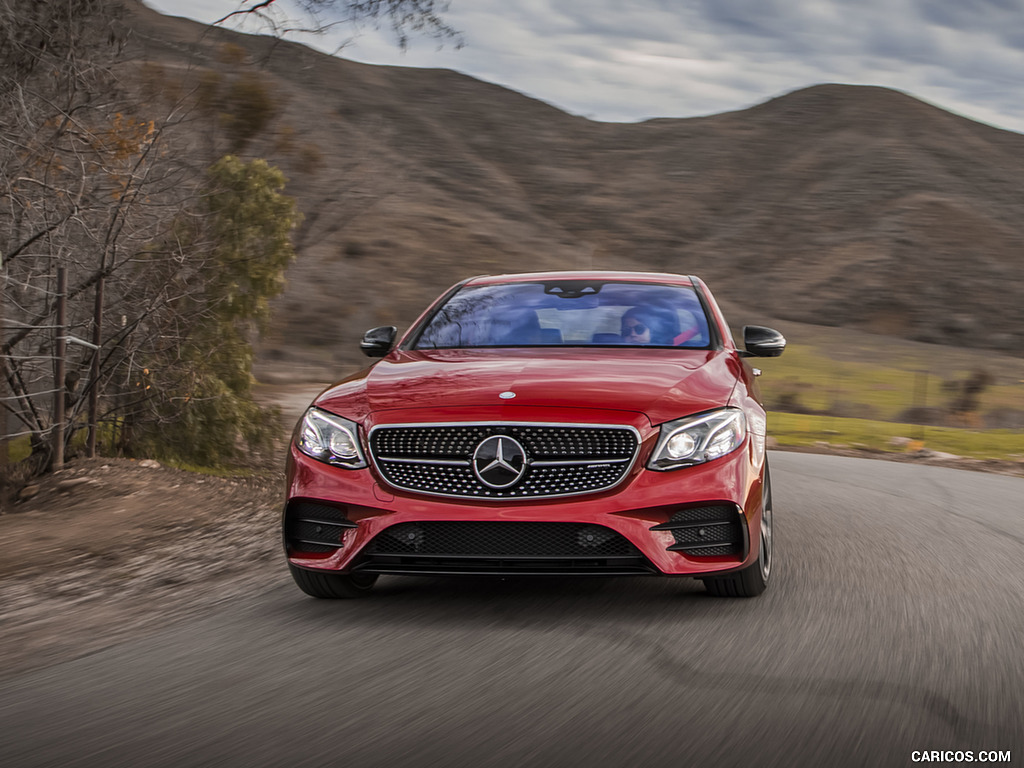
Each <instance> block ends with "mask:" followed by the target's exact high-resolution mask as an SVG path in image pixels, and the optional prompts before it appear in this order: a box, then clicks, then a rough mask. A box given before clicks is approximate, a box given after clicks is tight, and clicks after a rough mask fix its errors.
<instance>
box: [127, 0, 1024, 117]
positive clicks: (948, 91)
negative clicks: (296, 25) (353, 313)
mask: <svg viewBox="0 0 1024 768" xmlns="http://www.w3.org/2000/svg"><path fill="white" fill-rule="evenodd" d="M146 2H148V3H149V4H150V5H152V6H154V7H156V8H157V9H158V10H160V11H162V12H164V13H172V14H175V15H185V16H189V17H192V18H196V19H198V20H200V21H207V22H208V21H211V20H212V19H214V18H218V17H220V16H223V15H225V14H226V13H229V12H230V11H232V10H234V9H236V8H237V7H238V0H146ZM1022 11H1024V8H1022V2H1021V0H631V2H629V3H622V2H621V1H620V0H517V2H508V0H451V8H450V11H449V14H448V15H447V17H446V18H447V20H448V21H449V22H450V23H451V24H452V25H453V26H455V27H457V28H459V29H461V30H462V31H463V32H464V33H465V39H466V43H467V45H466V47H465V48H464V49H462V50H456V49H454V48H453V47H452V46H446V47H444V48H442V49H440V50H438V49H437V45H436V43H435V41H432V40H426V39H415V38H414V39H413V40H412V41H411V45H410V48H409V50H408V51H406V52H405V53H402V52H401V51H399V50H398V49H397V46H396V45H395V42H394V40H393V38H392V36H391V35H390V34H389V32H388V30H387V28H386V25H384V28H383V29H375V28H373V27H372V26H364V27H363V28H362V29H361V30H360V31H359V32H358V34H357V35H356V36H355V37H354V38H353V32H352V30H351V29H350V28H346V29H345V30H344V31H342V30H335V31H334V32H332V33H331V34H329V35H326V36H323V37H320V38H309V37H307V38H303V39H302V42H307V43H309V44H313V45H315V46H316V47H319V48H321V49H323V50H327V51H333V50H335V49H336V48H337V47H338V46H339V45H341V44H342V43H345V42H349V43H351V44H350V45H348V46H346V47H345V48H344V51H343V55H345V56H346V57H349V58H353V59H355V60H357V61H364V62H368V63H374V64H393V65H405V66H416V67H443V68H449V69H455V70H458V71H460V72H465V73H467V74H470V75H473V76H474V77H478V78H480V79H482V80H487V81H490V82H495V83H499V84H501V85H505V86H507V87H510V88H513V89H515V90H517V91H521V92H523V93H526V94H528V95H530V96H534V97H536V98H539V99H542V100H544V101H546V102H549V103H551V104H554V105H555V106H558V107H560V108H562V109H564V110H566V111H568V112H571V113H574V114H582V115H586V116H588V117H592V118H594V119H598V120H611V121H631V120H642V119H646V118H649V117H687V116H693V115H703V114H710V113H714V112H719V111H729V110H734V109H741V108H744V107H747V106H750V105H752V104H755V103H757V102H760V101H764V100H766V99H768V98H771V97H773V96H777V95H779V94H780V93H782V92H785V91H789V90H794V89H796V88H801V87H804V86H809V85H814V84H817V83H822V82H844V83H862V84H871V85H880V86H886V87H891V88H896V89H898V90H901V91H906V92H907V93H910V94H912V95H915V96H918V97H920V98H923V99H925V100H927V101H930V102H932V103H934V104H937V105H939V106H941V107H944V108H947V109H950V110H952V111H955V112H958V113H960V114H963V115H966V116H968V117H972V118H974V119H977V120H983V121H986V122H989V123H992V124H994V125H998V126H1000V127H1004V128H1010V129H1013V130H1018V131H1024V107H1022V106H1021V105H1020V101H1021V100H1020V98H1019V94H1020V88H1019V73H1020V72H1021V71H1024V12H1022Z"/></svg>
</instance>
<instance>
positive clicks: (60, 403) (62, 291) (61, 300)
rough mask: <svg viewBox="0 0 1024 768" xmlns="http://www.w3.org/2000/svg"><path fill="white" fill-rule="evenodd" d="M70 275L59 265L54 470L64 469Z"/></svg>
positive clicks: (54, 377)
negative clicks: (65, 373) (65, 366)
mask: <svg viewBox="0 0 1024 768" xmlns="http://www.w3.org/2000/svg"><path fill="white" fill-rule="evenodd" d="M67 293H68V276H67V271H66V270H65V269H64V267H57V329H56V333H57V338H56V342H57V343H56V345H55V346H56V349H55V355H54V357H55V360H54V374H53V379H54V381H53V389H54V394H53V471H54V472H57V471H59V470H61V469H64V356H65V352H66V349H67V332H68V329H67V327H66V326H67V311H68V297H67Z"/></svg>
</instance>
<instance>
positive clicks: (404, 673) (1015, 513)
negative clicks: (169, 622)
mask: <svg viewBox="0 0 1024 768" xmlns="http://www.w3.org/2000/svg"><path fill="white" fill-rule="evenodd" d="M772 462H773V472H774V481H775V482H774V490H775V514H776V521H777V522H776V535H777V538H776V541H777V545H776V546H777V549H776V552H777V555H776V556H777V560H776V563H775V567H776V569H777V570H776V571H775V573H774V574H773V579H774V582H773V584H772V585H771V588H770V589H769V591H768V592H767V593H766V594H765V595H764V596H762V597H760V598H757V599H753V600H721V599H715V598H711V597H708V596H707V595H705V594H704V592H703V589H702V587H701V586H700V585H699V584H698V583H696V582H692V581H688V580H662V579H652V578H637V579H620V580H603V581H591V580H557V579H545V580H541V581H531V580H513V581H484V582H474V581H460V580H443V579H400V578H388V579H383V578H382V579H381V581H380V582H378V587H377V589H376V591H375V593H374V595H373V597H371V598H370V599H367V600H358V601H338V602H323V601H316V600H312V599H309V598H306V597H304V596H303V595H302V594H301V593H299V592H298V590H297V589H295V588H294V587H293V586H292V585H291V582H290V579H289V577H288V576H287V575H286V573H285V570H284V566H283V563H282V564H280V567H279V568H277V569H276V570H274V571H273V572H271V573H268V576H267V587H266V590H265V591H263V592H261V593H258V594H252V595H251V596H249V597H248V598H246V599H244V600H240V601H238V602H236V603H233V604H229V605H224V606H222V607H221V608H220V609H219V610H217V611H216V612H214V613H209V614H206V615H204V616H202V617H200V618H198V619H194V620H190V621H188V622H185V623H180V624H177V625H174V626H171V627H169V628H166V629H164V630H162V631H160V632H158V633H156V634H150V635H147V636H144V637H141V638H138V639H135V640H133V641H131V642H126V643H123V644H121V645H118V646H115V647H111V648H109V649H106V650H104V651H102V652H99V653H96V654H93V655H91V656H88V657H85V658H81V659H78V660H76V661H72V662H69V663H64V664H60V665H57V666H53V667H49V668H45V669H40V670H36V671H33V672H31V673H28V674H23V675H20V676H17V677H14V678H8V679H7V680H4V681H3V682H0V765H2V766H7V767H9V768H25V767H26V766H62V767H63V766H80V765H84V766H102V767H104V768H114V767H115V766H133V768H134V767H138V766H169V767H170V766H174V768H183V767H184V766H246V767H249V766H275V767H277V766H358V767H359V768H362V767H363V766H473V767H474V768H483V767H485V766H600V767H604V766H630V767H631V768H632V767H634V766H643V767H644V768H647V767H648V766H650V767H654V766H673V767H674V768H678V766H739V765H743V766H846V765H851V766H889V765H892V766H903V765H915V764H916V763H915V762H914V760H913V757H914V754H913V753H914V752H915V751H918V750H929V751H930V750H954V751H956V750H960V751H964V750H970V751H973V752H974V753H975V760H976V762H977V761H979V760H980V752H982V751H986V752H987V751H989V750H996V751H1000V752H1007V751H1009V752H1010V754H1011V758H1012V764H1020V763H1022V762H1024V567H1022V561H1024V501H1022V498H1024V479H1019V478H1009V477H1002V476H997V475H985V474H977V473H970V472H964V471H960V470H949V469H941V468H937V467H926V466H912V465H907V464H896V463H887V462H882V461H869V460H863V459H848V458H840V457H833V456H814V455H801V454H792V453H775V454H773V455H772ZM1004 764H1005V763H1004Z"/></svg>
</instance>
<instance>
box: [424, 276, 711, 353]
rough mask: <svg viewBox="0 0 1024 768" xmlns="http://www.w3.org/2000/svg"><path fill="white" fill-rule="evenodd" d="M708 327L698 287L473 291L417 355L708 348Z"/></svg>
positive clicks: (459, 298) (467, 290)
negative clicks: (548, 348)
mask: <svg viewBox="0 0 1024 768" xmlns="http://www.w3.org/2000/svg"><path fill="white" fill-rule="evenodd" d="M709 339H710V336H709V334H708V321H707V317H706V316H705V314H704V309H703V307H702V306H701V303H700V301H699V300H698V299H697V295H696V294H695V293H694V290H693V288H692V287H690V286H686V285H661V284H655V283H614V282H594V281H589V282H587V281H580V280H561V281H550V282H537V283H505V284H502V285H476V286H466V287H464V288H462V289H461V290H460V291H458V292H457V293H455V294H454V295H453V296H452V297H451V298H449V299H448V301H447V302H446V303H445V304H444V305H443V306H441V307H440V308H439V309H438V310H437V312H435V313H434V315H433V317H431V318H430V321H429V323H427V326H426V327H425V328H424V329H423V331H422V332H421V333H420V335H419V338H418V339H417V340H416V342H415V344H414V345H413V349H464V348H472V347H534V346H553V345H554V346H558V345H562V346H606V345H642V346H652V347H688V348H691V349H692V348H698V349H700V348H704V349H706V348H707V347H708V344H709Z"/></svg>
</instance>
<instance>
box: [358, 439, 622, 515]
mask: <svg viewBox="0 0 1024 768" xmlns="http://www.w3.org/2000/svg"><path fill="white" fill-rule="evenodd" d="M494 435H505V436H508V437H511V438H513V439H514V440H515V441H516V442H518V443H519V445H521V446H522V448H523V450H524V451H525V453H526V469H525V471H524V472H523V473H522V477H521V478H520V479H519V480H518V481H517V482H515V483H514V484H513V485H511V486H510V487H507V488H494V487H488V486H487V485H486V484H485V483H483V482H481V480H480V478H479V477H478V475H477V473H476V472H475V471H474V468H473V455H474V451H475V450H476V449H477V446H479V445H480V444H481V442H483V441H484V440H486V439H487V438H488V437H492V436H494ZM638 447H639V435H638V433H637V432H636V430H635V429H633V428H632V427H628V426H610V425H589V424H588V425H577V424H521V423H491V424H438V425H401V426H379V427H375V428H374V429H372V430H371V432H370V453H371V455H372V457H373V460H374V463H375V465H376V467H377V469H378V470H379V471H380V473H381V475H382V476H383V478H384V479H385V480H386V481H387V482H388V483H390V484H391V485H393V486H395V487H396V488H400V489H403V490H409V491H416V492H419V493H428V494H433V495H440V496H460V497H470V498H481V499H487V498H493V499H516V498H537V497H550V496H569V495H574V494H580V493H593V492H596V491H602V490H606V489H608V488H611V487H613V486H615V485H616V484H618V483H619V482H621V481H622V479H623V478H624V477H625V476H626V473H627V472H628V471H629V469H630V468H631V467H632V466H633V462H634V460H635V459H636V454H637V450H638Z"/></svg>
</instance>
